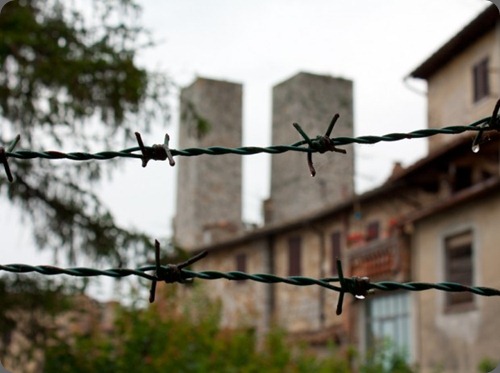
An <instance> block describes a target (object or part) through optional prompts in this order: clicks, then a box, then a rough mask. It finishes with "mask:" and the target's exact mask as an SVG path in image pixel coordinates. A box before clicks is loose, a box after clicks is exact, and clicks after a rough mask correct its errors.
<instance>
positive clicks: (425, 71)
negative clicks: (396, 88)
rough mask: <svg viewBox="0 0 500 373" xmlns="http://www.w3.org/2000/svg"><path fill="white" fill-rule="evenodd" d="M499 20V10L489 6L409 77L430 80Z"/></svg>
mask: <svg viewBox="0 0 500 373" xmlns="http://www.w3.org/2000/svg"><path fill="white" fill-rule="evenodd" d="M499 20H500V15H499V12H498V9H497V8H496V7H495V6H494V5H491V6H489V7H488V8H486V9H485V10H484V11H483V12H481V13H480V14H479V15H478V16H477V17H476V18H474V19H473V20H472V21H471V22H470V23H469V24H468V25H467V26H465V27H464V28H463V29H462V30H461V31H460V32H459V33H458V34H456V35H455V36H454V37H452V38H451V39H450V40H449V41H448V42H446V43H445V44H444V45H443V46H442V47H441V48H439V49H438V50H437V51H436V52H434V53H433V54H432V55H431V56H430V57H429V58H428V59H427V60H425V61H424V62H423V63H422V64H421V65H420V66H418V67H417V68H416V69H415V70H413V71H412V72H411V73H410V74H409V76H410V77H412V78H420V79H428V78H429V77H430V76H431V75H432V74H434V73H435V72H436V71H437V70H439V69H440V68H441V67H442V66H443V65H445V64H446V63H447V62H448V61H449V60H450V59H452V58H453V57H455V56H456V55H457V54H459V53H460V52H462V51H463V50H465V49H466V48H467V47H468V46H470V45H471V44H472V43H474V42H475V41H476V40H477V39H478V38H480V37H481V36H483V35H484V34H486V33H487V32H488V31H490V30H491V29H492V28H493V27H495V24H496V23H497V22H498V21H499Z"/></svg>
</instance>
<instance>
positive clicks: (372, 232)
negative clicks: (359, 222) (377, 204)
mask: <svg viewBox="0 0 500 373" xmlns="http://www.w3.org/2000/svg"><path fill="white" fill-rule="evenodd" d="M379 231H380V224H379V222H378V221H372V222H370V223H369V224H368V226H367V227H366V240H367V241H373V240H376V239H377V238H378V236H379Z"/></svg>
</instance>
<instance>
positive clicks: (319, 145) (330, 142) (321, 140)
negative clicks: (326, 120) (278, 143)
mask: <svg viewBox="0 0 500 373" xmlns="http://www.w3.org/2000/svg"><path fill="white" fill-rule="evenodd" d="M339 117H340V115H339V114H338V113H337V114H335V115H334V116H333V118H332V120H331V122H330V124H329V126H328V129H327V130H326V133H325V135H324V136H321V135H320V136H316V138H315V139H314V140H311V139H310V138H309V136H307V134H306V133H305V132H304V130H303V129H302V127H300V125H299V124H298V123H293V126H294V128H295V129H296V130H297V131H298V132H299V133H300V135H301V136H302V137H303V138H304V141H305V143H306V144H307V145H309V149H310V150H311V151H309V152H308V153H307V165H308V166H309V172H310V173H311V176H312V177H314V176H316V169H315V168H314V164H313V161H312V153H313V152H312V151H315V152H318V153H321V154H323V153H325V152H327V151H330V152H337V153H342V154H346V153H347V151H346V150H345V149H339V148H337V147H335V144H334V139H331V138H330V135H331V134H332V131H333V127H334V126H335V123H336V122H337V120H338V119H339Z"/></svg>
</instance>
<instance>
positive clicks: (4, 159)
mask: <svg viewBox="0 0 500 373" xmlns="http://www.w3.org/2000/svg"><path fill="white" fill-rule="evenodd" d="M499 110H500V99H499V100H498V101H497V103H496V105H495V108H494V110H493V115H492V116H491V117H487V118H483V119H480V120H478V121H476V122H474V123H471V124H469V125H467V126H449V127H444V128H441V129H422V130H417V131H412V132H409V133H390V134H387V135H384V136H360V137H336V138H331V137H330V135H331V132H332V130H333V128H334V125H335V123H336V121H337V119H338V118H339V115H338V114H336V115H335V116H334V117H333V119H332V121H331V122H330V125H329V126H328V129H327V131H326V133H325V135H322V136H321V135H320V136H317V137H316V138H315V139H311V138H310V137H309V136H308V135H307V134H306V133H305V132H304V131H303V130H302V128H301V127H300V125H299V124H297V123H294V127H295V129H296V130H297V131H298V132H299V133H300V135H301V136H302V137H303V138H304V140H302V141H299V142H296V143H294V144H291V145H276V146H270V147H265V148H262V147H240V148H226V147H220V146H215V147H208V148H188V149H183V150H175V149H170V148H169V145H168V143H169V140H170V138H169V136H168V134H167V135H166V136H165V140H164V143H163V144H162V145H153V146H152V147H146V146H145V145H144V143H143V141H142V138H141V135H140V134H139V133H136V138H137V142H138V144H139V147H135V148H129V149H125V150H122V151H119V152H115V151H105V152H99V153H94V154H91V153H85V152H72V153H63V152H59V151H42V152H35V151H31V150H19V151H13V150H14V147H15V146H16V145H17V143H18V142H19V135H18V136H17V137H16V138H15V140H14V141H13V142H12V143H11V144H10V146H9V147H8V149H7V151H6V150H5V148H4V147H0V163H3V165H4V168H5V172H6V174H7V178H8V180H9V181H12V180H13V178H12V174H11V172H10V168H9V165H8V158H17V159H25V160H27V159H35V158H43V159H50V160H55V159H69V160H73V161H87V160H109V159H113V158H117V157H123V158H140V159H142V166H143V167H146V165H147V163H148V161H149V160H151V159H153V160H167V159H168V160H169V163H170V165H171V166H173V165H175V161H174V159H173V157H174V156H188V157H190V156H198V155H203V154H207V155H222V154H239V155H251V154H258V153H269V154H279V153H284V152H287V151H299V152H305V153H307V156H308V158H307V159H308V164H309V168H310V171H311V175H312V176H314V175H315V173H316V171H315V170H314V166H313V163H312V154H313V153H316V152H319V153H324V152H326V151H335V152H339V153H345V150H344V149H338V148H337V146H340V145H347V144H353V143H357V144H376V143H378V142H382V141H389V142H391V141H399V140H403V139H416V138H424V137H430V136H435V135H438V134H453V135H456V134H460V133H464V132H467V131H475V132H477V135H476V137H475V139H474V141H473V143H472V150H473V151H477V149H478V146H479V145H480V144H481V142H482V136H483V134H484V132H488V131H500V117H499V116H498V114H499ZM304 145H307V147H304ZM138 151H139V152H140V154H136V153H137V152H138ZM155 250H156V251H155V265H147V266H142V267H138V268H136V269H127V268H111V269H106V270H99V269H95V268H87V267H74V268H59V267H54V266H47V265H40V266H31V265H27V264H8V265H0V271H6V272H11V273H17V274H21V273H31V272H36V273H39V274H42V275H47V276H53V275H69V276H77V277H95V276H108V277H114V278H122V277H127V276H138V277H142V278H145V279H147V280H149V281H151V289H150V297H149V301H150V302H154V300H155V292H156V285H157V282H158V281H163V282H166V283H174V282H178V283H184V282H186V281H188V280H191V279H196V278H197V279H202V280H218V279H226V280H234V281H242V280H250V281H256V282H261V283H267V284H275V283H286V284H290V285H295V286H312V285H317V286H321V287H324V288H327V289H330V290H333V291H336V292H338V293H339V300H338V305H337V314H338V315H340V314H341V313H342V304H343V300H344V294H345V293H350V294H352V295H354V296H355V297H357V298H365V297H366V296H367V294H368V293H369V292H372V291H374V290H378V291H395V290H407V291H424V290H431V289H434V290H440V291H446V292H470V293H473V294H476V295H481V296H500V290H498V289H493V288H488V287H477V286H466V285H462V284H458V283H453V282H441V283H425V282H406V283H400V282H393V281H382V282H375V283H372V282H370V280H369V279H368V278H367V277H350V278H349V277H344V275H343V271H342V263H341V261H340V260H337V272H338V274H339V276H338V277H329V278H323V279H314V278H310V277H304V276H289V277H279V276H275V275H272V274H248V273H244V272H238V271H233V272H218V271H201V272H194V271H190V270H187V269H185V267H187V266H189V265H191V264H193V263H195V262H196V261H198V260H200V259H202V258H203V257H205V256H206V255H207V253H206V252H202V253H199V254H197V255H196V256H194V257H193V258H191V259H188V260H187V261H185V262H183V263H180V264H168V265H166V266H162V265H161V264H160V244H159V242H158V241H157V240H156V241H155ZM149 271H154V275H151V274H148V273H146V272H149ZM332 282H339V283H340V286H336V285H332Z"/></svg>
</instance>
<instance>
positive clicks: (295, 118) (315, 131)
mask: <svg viewBox="0 0 500 373" xmlns="http://www.w3.org/2000/svg"><path fill="white" fill-rule="evenodd" d="M352 96H353V87H352V81H350V80H346V79H342V78H333V77H330V76H323V75H314V74H309V73H299V74H297V75H295V76H293V77H292V78H290V79H288V80H286V81H284V82H282V83H280V84H278V85H276V86H275V87H274V88H273V111H272V115H273V119H272V120H273V123H272V143H273V144H292V143H295V142H297V141H300V140H302V137H301V136H300V135H299V133H298V132H297V131H296V130H295V129H294V128H293V126H292V124H293V123H294V122H296V123H298V124H300V126H301V127H302V129H303V130H304V132H305V133H306V134H308V135H309V137H310V138H315V137H316V136H317V135H324V134H325V132H326V130H327V127H328V125H329V124H330V121H331V119H332V117H333V115H334V114H335V113H339V114H340V118H339V120H338V121H337V123H336V125H335V127H334V130H333V132H332V134H331V137H339V136H353V98H352ZM343 148H345V149H346V150H347V154H340V153H333V152H328V153H325V154H315V155H313V161H314V163H315V164H319V163H320V164H321V168H320V169H318V173H317V175H316V176H315V177H311V175H310V173H309V169H308V167H307V160H306V159H307V156H306V154H305V153H299V152H287V153H285V154H281V155H276V156H273V157H272V160H271V162H272V163H271V196H270V199H269V200H268V201H266V203H265V205H264V209H265V217H266V222H281V221H286V220H290V219H294V218H297V217H299V216H303V215H307V214H309V213H312V212H315V211H318V210H320V209H322V208H325V207H327V206H331V205H333V204H336V203H339V202H341V201H343V200H344V199H347V198H349V197H351V196H352V195H353V193H354V151H353V147H352V146H349V147H343Z"/></svg>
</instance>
